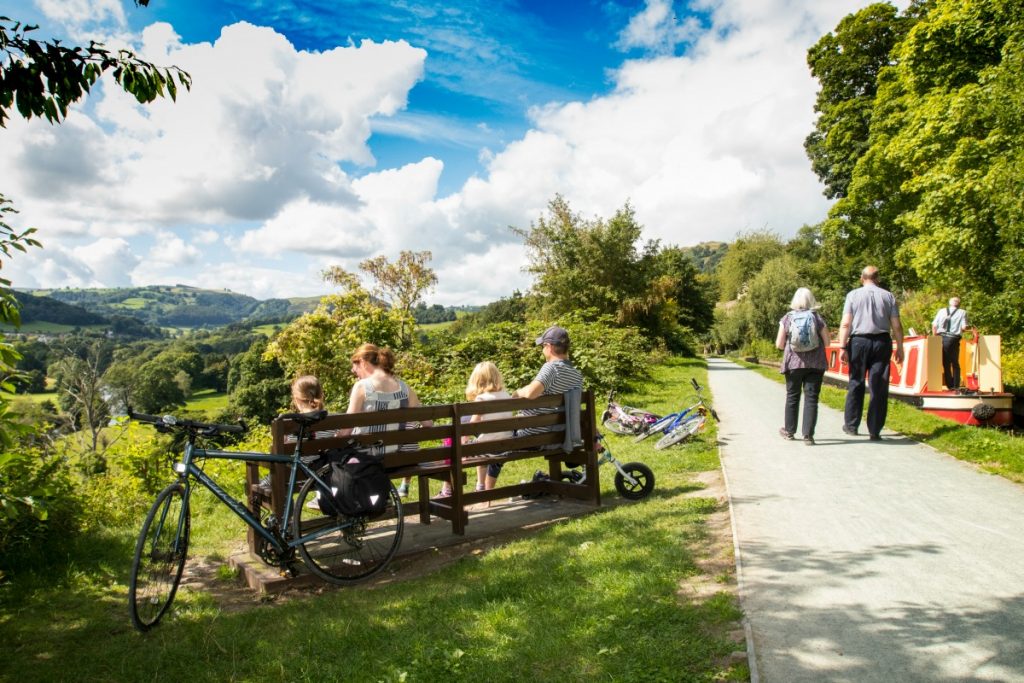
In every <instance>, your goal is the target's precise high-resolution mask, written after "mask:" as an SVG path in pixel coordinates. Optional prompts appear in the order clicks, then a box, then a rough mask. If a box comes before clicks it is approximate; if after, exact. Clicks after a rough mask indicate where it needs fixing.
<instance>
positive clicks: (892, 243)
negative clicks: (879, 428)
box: [714, 0, 1024, 387]
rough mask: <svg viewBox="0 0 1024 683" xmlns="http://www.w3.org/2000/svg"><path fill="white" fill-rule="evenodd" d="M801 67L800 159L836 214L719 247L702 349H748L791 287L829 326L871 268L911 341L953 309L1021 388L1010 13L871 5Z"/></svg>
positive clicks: (1023, 127)
mask: <svg viewBox="0 0 1024 683" xmlns="http://www.w3.org/2000/svg"><path fill="white" fill-rule="evenodd" d="M808 64H809V66H810V69H811V72H812V74H813V75H814V76H815V77H816V78H817V79H818V82H819V83H820V86H821V87H820V90H819V92H818V95H817V100H816V103H815V111H816V112H817V120H816V125H815V129H814V130H813V131H812V132H811V134H810V135H809V136H808V138H807V141H806V144H805V147H806V150H807V154H808V157H809V158H810V160H811V163H812V167H813V169H814V171H815V172H816V173H817V175H818V177H819V178H820V179H821V181H822V183H823V184H824V188H825V189H824V192H825V195H826V196H828V197H830V198H833V199H836V202H835V204H834V205H833V207H832V209H831V210H830V212H829V214H828V217H827V218H826V219H825V220H824V221H822V222H821V223H818V224H816V225H810V226H804V227H803V228H802V229H801V230H800V231H799V232H798V234H797V236H796V238H794V239H792V240H789V241H786V242H784V241H783V240H781V239H780V238H779V237H778V236H777V235H775V234H773V233H771V232H761V233H752V234H746V235H741V236H740V237H739V238H738V239H737V240H736V241H735V242H734V243H733V245H732V246H731V248H730V250H729V253H728V254H727V255H726V257H725V259H724V260H723V262H722V264H721V269H722V270H721V280H722V291H721V294H722V296H721V301H720V311H719V313H718V321H717V323H716V327H715V335H714V341H715V343H716V344H718V345H721V346H725V347H739V346H743V347H747V348H756V347H760V348H762V349H764V348H765V346H766V345H767V344H768V341H767V340H769V339H771V338H773V337H774V330H775V328H776V325H777V321H778V319H779V318H780V317H781V315H782V314H783V313H784V312H785V309H786V304H787V303H788V300H789V297H790V296H791V295H792V290H794V289H795V287H796V286H797V284H799V285H804V286H808V287H810V288H811V289H812V290H813V291H814V292H815V294H816V296H817V297H818V299H819V300H820V301H821V302H822V304H823V312H824V313H825V315H826V318H827V319H828V320H829V321H830V322H831V323H832V324H833V325H835V324H836V323H837V322H838V320H839V317H840V313H841V310H840V308H841V305H842V297H843V295H844V294H845V292H846V291H847V290H849V289H850V288H852V287H854V286H855V285H856V282H857V274H858V273H859V271H860V269H861V268H862V267H863V266H864V265H865V264H867V263H873V264H875V265H877V266H878V267H879V268H880V270H881V273H882V276H883V278H884V280H885V283H884V284H885V285H886V286H887V287H888V288H890V289H891V290H892V291H893V292H894V293H896V294H897V297H898V299H899V301H900V302H901V305H902V307H903V312H904V317H905V318H908V321H907V322H908V324H909V326H911V327H914V328H916V329H917V330H918V331H919V332H923V331H925V330H927V329H928V327H929V325H928V322H929V321H930V318H931V316H932V314H934V312H935V310H937V308H939V307H940V306H942V305H944V304H945V301H946V300H947V299H948V298H949V297H950V296H954V295H955V296H959V297H960V298H961V300H962V302H963V305H964V307H965V308H966V309H967V310H968V311H969V314H970V317H971V320H972V322H973V323H974V324H975V325H977V326H978V327H979V328H980V329H981V330H982V331H984V332H986V333H990V334H1000V335H1002V337H1003V374H1004V379H1005V380H1006V381H1007V382H1009V383H1011V384H1014V385H1016V386H1018V387H1019V386H1024V325H1022V322H1024V319H1022V315H1024V285H1022V283H1024V240H1022V232H1021V226H1022V225H1024V202H1022V199H1021V197H1022V194H1021V191H1020V188H1021V180H1020V179H1021V177H1024V176H1022V170H1024V5H1022V4H1021V3H1020V2H1017V1H1016V0H971V1H970V2H964V1H963V0H915V1H914V2H911V3H910V5H909V6H908V7H907V9H906V10H905V11H903V12H900V11H898V10H897V9H896V8H895V7H893V6H892V5H891V4H889V3H876V4H872V5H869V6H867V7H865V8H864V9H862V10H860V11H858V12H855V13H853V14H850V15H849V16H847V17H845V18H843V19H842V20H841V21H840V22H839V24H838V25H837V26H836V28H835V29H834V30H833V31H831V32H829V33H828V34H827V35H825V36H823V37H822V38H821V39H820V40H819V41H818V42H817V43H816V44H815V45H814V46H812V47H811V48H810V49H809V51H808Z"/></svg>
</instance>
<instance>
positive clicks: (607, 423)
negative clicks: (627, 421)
mask: <svg viewBox="0 0 1024 683" xmlns="http://www.w3.org/2000/svg"><path fill="white" fill-rule="evenodd" d="M601 424H602V425H604V427H605V428H606V429H607V430H608V431H609V432H612V433H613V434H619V435H620V436H630V435H632V434H634V433H635V432H634V431H633V428H632V427H629V426H626V425H624V424H622V423H621V422H619V420H618V418H615V417H612V416H610V415H609V416H608V417H606V418H605V419H604V420H603V421H602V422H601Z"/></svg>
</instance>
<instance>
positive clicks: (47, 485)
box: [0, 446, 82, 571]
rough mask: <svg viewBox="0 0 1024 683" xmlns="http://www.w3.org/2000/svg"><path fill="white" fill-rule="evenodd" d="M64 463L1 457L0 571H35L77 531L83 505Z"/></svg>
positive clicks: (32, 453) (30, 456)
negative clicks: (25, 569)
mask: <svg viewBox="0 0 1024 683" xmlns="http://www.w3.org/2000/svg"><path fill="white" fill-rule="evenodd" d="M73 481H74V479H73V476H72V473H71V470H70V468H69V467H68V464H67V461H66V460H65V459H64V458H61V457H57V456H53V455H48V454H46V453H45V452H44V451H43V450H41V449H39V448H31V447H24V446H22V447H18V449H17V450H7V451H4V452H3V453H0V571H8V570H11V569H15V568H19V567H27V566H34V565H39V564H41V563H43V562H45V561H46V559H47V558H48V557H50V556H52V555H53V554H54V552H55V550H56V549H57V548H59V547H60V546H61V545H63V543H64V542H66V541H68V540H69V539H70V538H71V537H72V536H73V534H74V533H75V532H76V531H77V530H78V528H79V523H80V518H81V511H82V500H81V499H80V497H79V495H78V492H77V491H76V489H75V486H74V485H73Z"/></svg>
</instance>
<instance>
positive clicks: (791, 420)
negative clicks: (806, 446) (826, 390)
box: [785, 368, 825, 439]
mask: <svg viewBox="0 0 1024 683" xmlns="http://www.w3.org/2000/svg"><path fill="white" fill-rule="evenodd" d="M824 378H825V371H824V370H814V369H812V368H798V369H796V370H790V371H789V372H787V373H786V413H785V425H786V431H787V432H789V433H790V434H796V414H797V409H798V408H799V407H800V391H801V389H802V390H803V394H804V418H803V420H802V421H801V423H800V424H801V425H803V436H804V438H805V439H813V438H814V425H815V424H817V422H818V395H819V394H820V393H821V380H822V379H824Z"/></svg>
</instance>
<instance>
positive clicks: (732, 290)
mask: <svg viewBox="0 0 1024 683" xmlns="http://www.w3.org/2000/svg"><path fill="white" fill-rule="evenodd" d="M784 252H785V247H784V246H783V244H782V240H781V239H780V238H779V236H778V235H777V234H776V233H774V232H772V231H770V230H760V231H753V232H748V233H744V234H741V235H739V236H737V238H736V241H735V242H733V243H732V244H731V245H730V246H729V251H727V252H726V253H725V256H724V257H723V258H722V261H721V263H720V264H719V266H718V271H717V273H716V275H717V276H718V296H719V299H720V300H721V301H732V300H734V299H738V298H740V297H741V296H742V295H743V294H744V292H745V291H746V288H747V286H748V284H749V283H750V281H751V280H752V279H753V278H754V276H755V275H757V274H758V273H759V272H760V271H761V268H763V267H764V264H766V263H767V262H768V261H771V260H772V259H774V258H777V257H779V256H782V254H783V253H784Z"/></svg>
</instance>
